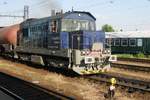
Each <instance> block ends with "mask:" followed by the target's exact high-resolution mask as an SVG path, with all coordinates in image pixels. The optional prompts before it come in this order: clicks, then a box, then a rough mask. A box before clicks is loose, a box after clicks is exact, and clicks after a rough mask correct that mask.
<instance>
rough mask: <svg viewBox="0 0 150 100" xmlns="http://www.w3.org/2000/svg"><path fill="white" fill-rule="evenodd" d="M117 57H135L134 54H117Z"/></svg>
mask: <svg viewBox="0 0 150 100" xmlns="http://www.w3.org/2000/svg"><path fill="white" fill-rule="evenodd" d="M117 57H121V58H134V56H133V55H132V54H117Z"/></svg>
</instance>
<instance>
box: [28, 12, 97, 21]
mask: <svg viewBox="0 0 150 100" xmlns="http://www.w3.org/2000/svg"><path fill="white" fill-rule="evenodd" d="M73 13H80V14H81V13H82V14H87V15H89V16H90V17H92V18H93V19H94V20H96V18H95V17H94V16H93V15H92V14H91V13H90V12H85V11H68V12H66V13H63V14H61V13H58V14H56V15H55V16H50V17H44V18H30V19H27V20H26V21H25V22H32V21H33V22H34V21H37V20H38V19H40V20H48V19H61V18H65V17H66V16H68V15H70V14H73Z"/></svg>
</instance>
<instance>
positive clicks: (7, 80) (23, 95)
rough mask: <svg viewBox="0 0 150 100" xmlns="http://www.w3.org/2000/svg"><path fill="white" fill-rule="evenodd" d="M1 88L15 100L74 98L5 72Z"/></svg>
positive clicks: (61, 99) (0, 81) (65, 99)
mask: <svg viewBox="0 0 150 100" xmlns="http://www.w3.org/2000/svg"><path fill="white" fill-rule="evenodd" d="M0 90H1V91H3V92H4V93H6V94H7V95H9V96H11V97H12V98H14V99H15V100H74V99H73V98H72V97H69V96H65V95H63V94H59V93H56V92H54V91H51V90H47V89H44V88H42V87H39V86H36V85H34V84H31V83H28V82H25V81H23V80H20V79H18V78H15V77H12V76H9V75H7V74H4V73H0Z"/></svg>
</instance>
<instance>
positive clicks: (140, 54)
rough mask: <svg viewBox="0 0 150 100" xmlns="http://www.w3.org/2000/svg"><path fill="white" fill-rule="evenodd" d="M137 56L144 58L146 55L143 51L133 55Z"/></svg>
mask: <svg viewBox="0 0 150 100" xmlns="http://www.w3.org/2000/svg"><path fill="white" fill-rule="evenodd" d="M135 57H137V58H146V56H145V55H144V54H143V53H138V54H136V55H135Z"/></svg>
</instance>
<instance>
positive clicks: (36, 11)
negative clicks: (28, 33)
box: [0, 0, 150, 31]
mask: <svg viewBox="0 0 150 100" xmlns="http://www.w3.org/2000/svg"><path fill="white" fill-rule="evenodd" d="M24 5H29V8H30V10H29V12H30V18H34V17H38V18H39V17H45V16H50V14H51V10H52V9H56V10H57V11H59V10H60V9H63V10H64V12H65V11H69V10H72V8H73V9H74V10H77V11H88V12H90V13H91V14H93V15H94V16H95V17H96V19H97V21H96V24H97V29H98V30H99V29H101V27H102V25H104V24H110V25H112V26H113V27H114V29H115V30H116V31H119V30H120V29H122V30H124V31H135V30H139V31H143V30H144V31H147V30H149V31H150V13H149V12H150V0H0V15H5V14H6V15H7V14H8V15H23V6H24ZM21 21H22V18H3V17H0V26H7V25H11V24H15V23H19V22H21Z"/></svg>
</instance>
